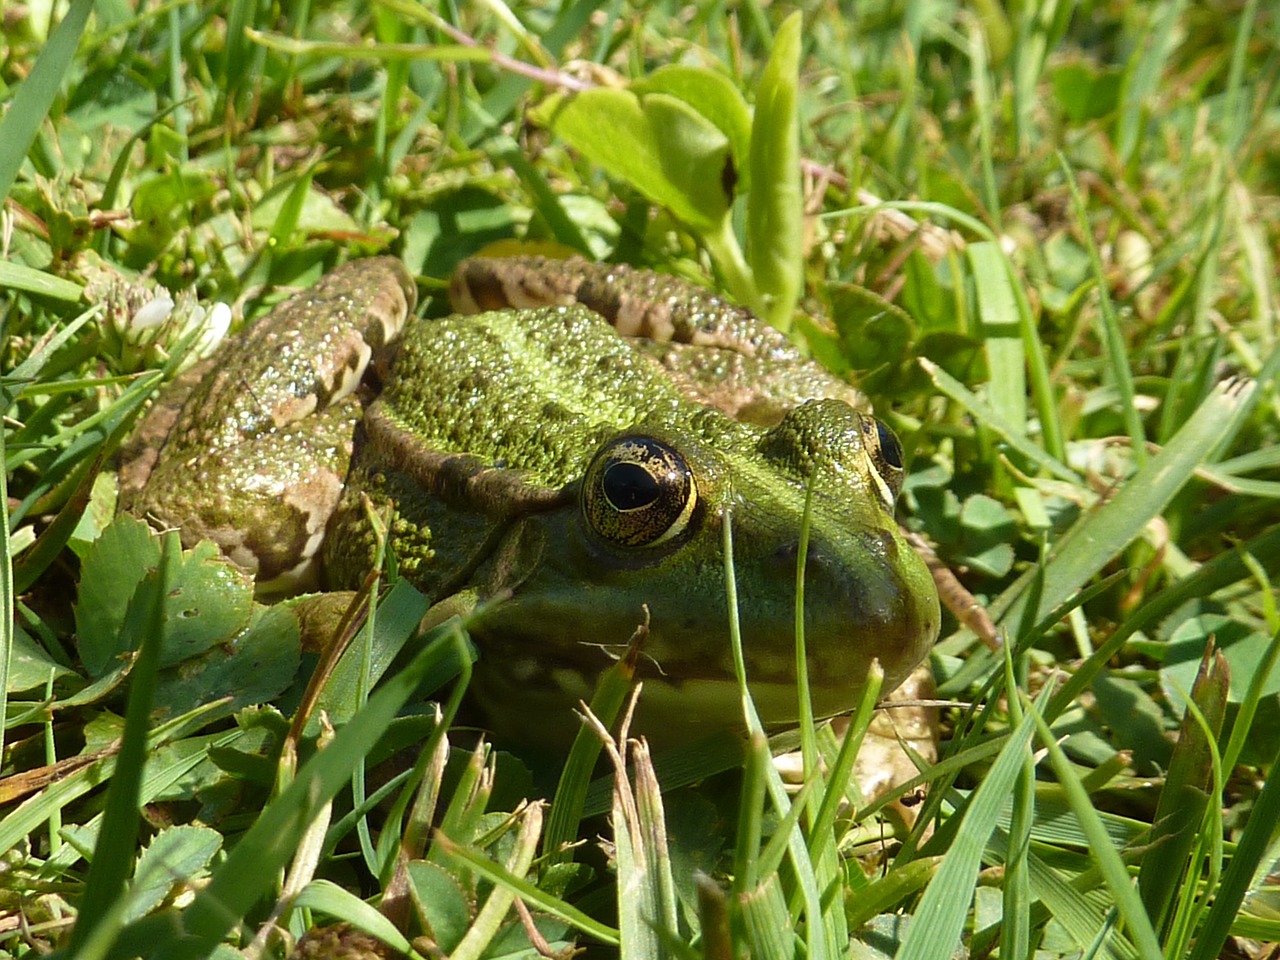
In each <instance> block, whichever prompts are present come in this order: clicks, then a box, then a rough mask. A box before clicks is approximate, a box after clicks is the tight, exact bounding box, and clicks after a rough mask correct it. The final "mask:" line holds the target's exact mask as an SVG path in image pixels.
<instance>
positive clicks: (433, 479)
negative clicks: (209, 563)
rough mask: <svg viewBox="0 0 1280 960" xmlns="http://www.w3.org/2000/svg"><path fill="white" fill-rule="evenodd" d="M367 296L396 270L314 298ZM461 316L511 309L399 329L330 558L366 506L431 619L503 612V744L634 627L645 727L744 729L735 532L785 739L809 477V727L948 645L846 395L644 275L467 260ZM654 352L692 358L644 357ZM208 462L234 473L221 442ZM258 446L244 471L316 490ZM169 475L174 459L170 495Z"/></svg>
mask: <svg viewBox="0 0 1280 960" xmlns="http://www.w3.org/2000/svg"><path fill="white" fill-rule="evenodd" d="M371 276H377V277H379V278H380V279H378V280H377V281H376V282H374V283H373V289H374V294H373V297H372V301H373V302H378V303H381V302H384V301H386V300H387V298H391V299H392V300H394V299H395V298H396V296H397V295H402V294H403V291H404V290H405V289H406V286H405V283H406V280H407V278H406V277H405V276H404V273H403V270H402V268H398V265H395V264H394V261H389V260H385V259H377V260H372V261H359V262H357V263H354V264H349V265H347V267H344V268H341V270H340V271H339V272H335V274H333V275H331V277H330V278H328V280H327V281H326V282H327V283H328V285H329V287H330V289H331V290H332V289H338V288H340V287H343V286H355V285H364V284H366V283H368V282H369V280H368V278H369V277H371ZM673 284H674V285H673ZM531 287H532V288H538V287H541V288H547V289H544V290H543V291H542V292H541V293H539V294H538V295H537V296H536V297H535V298H534V299H537V300H541V301H542V302H546V301H547V300H551V301H552V302H563V301H565V300H572V299H573V298H574V297H581V298H583V299H586V300H588V301H589V302H591V303H592V304H593V306H594V307H596V308H597V309H600V310H602V311H603V312H604V313H605V314H607V315H609V316H610V318H611V319H612V321H613V322H614V323H616V324H617V325H618V327H619V329H625V330H627V331H628V332H630V333H633V334H636V335H637V336H638V338H624V337H620V336H619V335H618V332H617V331H616V330H615V329H614V328H613V327H612V326H610V323H609V321H607V320H606V319H604V318H603V317H602V316H601V315H599V314H597V313H593V312H592V311H591V310H588V309H586V308H584V307H582V306H578V305H573V306H552V307H530V306H529V305H528V304H529V303H530V300H531V296H532V295H531V294H530V293H529V289H530V288H531ZM547 290H549V292H547ZM397 291H399V294H398V293H397ZM512 291H514V293H513V292H512ZM637 291H638V292H637ZM454 297H455V302H459V301H461V303H462V304H463V305H464V306H465V305H466V304H467V303H468V301H470V302H472V303H478V304H479V305H482V306H483V305H493V304H495V303H496V304H499V305H505V304H510V305H512V306H514V307H516V308H517V309H514V310H513V309H507V310H500V311H496V312H489V313H484V314H482V315H480V316H478V317H459V316H454V317H450V318H447V319H444V320H439V321H418V322H415V323H411V324H410V325H409V326H408V328H407V330H406V331H405V334H404V336H403V340H402V342H401V344H400V346H399V353H398V355H397V357H396V360H395V363H394V366H393V368H392V370H391V373H390V375H389V376H388V378H387V381H386V384H385V388H384V389H383V391H382V394H381V396H380V397H379V398H378V399H377V400H376V401H374V402H373V403H372V404H371V405H370V406H369V407H368V409H367V411H366V412H365V415H364V419H363V423H362V425H361V426H360V427H359V428H358V429H356V431H355V434H356V444H355V446H356V452H355V456H354V459H353V461H352V464H351V469H350V476H349V477H348V479H347V482H346V485H345V490H344V493H343V494H342V497H341V502H340V504H339V506H338V508H337V511H336V513H335V515H334V517H333V519H332V521H331V523H330V524H329V529H328V534H327V537H326V540H325V546H324V557H325V566H326V570H327V575H328V578H329V580H330V582H331V583H333V584H334V585H338V586H352V585H355V584H356V583H358V582H359V580H360V579H361V578H362V577H363V576H364V574H365V572H366V571H367V569H368V566H369V563H370V559H371V556H372V541H373V535H372V533H371V531H370V529H369V527H368V524H367V522H366V520H365V516H366V512H365V511H366V507H365V505H364V502H363V498H364V497H366V496H367V497H368V498H369V499H370V500H371V501H372V503H373V506H374V508H375V509H390V510H393V511H394V521H393V524H392V533H391V547H392V548H393V549H394V551H395V553H396V556H397V558H398V561H399V569H400V570H401V572H402V574H403V575H405V576H406V577H408V578H409V579H410V580H411V581H412V582H414V583H415V584H416V585H417V586H418V587H419V588H420V589H423V590H424V591H425V592H427V593H428V594H429V595H430V596H431V597H432V598H433V599H434V600H447V601H450V603H451V604H452V605H453V606H454V607H459V606H460V607H462V608H468V607H471V606H472V605H473V604H474V603H475V602H476V601H478V600H483V599H486V598H489V597H492V596H494V595H497V594H502V595H504V596H507V597H508V598H507V599H506V600H505V601H504V602H502V603H499V604H493V605H488V606H486V607H485V608H484V609H483V612H482V613H480V614H479V615H478V616H477V617H475V618H474V619H473V620H472V622H471V623H470V628H471V631H472V636H473V638H474V639H475V641H476V643H477V645H478V646H479V648H480V650H481V653H482V659H481V663H480V664H479V665H478V670H479V672H478V674H477V678H478V684H479V687H480V692H481V694H482V697H483V699H485V700H487V701H488V702H489V703H490V705H491V706H494V707H495V710H494V713H495V717H496V719H497V720H498V721H499V724H500V725H502V726H505V727H506V728H507V729H508V730H509V731H512V730H514V731H517V732H518V731H520V730H522V729H523V731H524V732H525V733H527V731H528V724H527V720H526V718H528V717H530V716H534V715H538V714H539V713H540V711H539V710H538V707H540V706H542V707H552V706H554V707H556V708H557V709H556V711H555V716H557V717H562V718H563V719H564V730H566V731H567V730H571V729H572V724H573V721H572V717H571V714H570V713H569V711H568V710H567V709H564V708H565V707H566V706H567V705H568V704H571V703H572V702H573V700H574V699H576V698H577V697H579V696H589V694H590V691H591V686H592V684H593V682H594V678H595V676H596V675H597V674H598V673H599V671H600V670H602V669H604V668H605V667H607V666H608V665H609V663H610V662H611V658H612V657H615V656H616V655H617V654H618V653H619V652H620V651H621V650H622V649H623V647H624V645H625V644H626V642H627V640H628V638H629V637H630V636H631V635H632V633H633V631H634V630H635V628H636V627H637V625H639V624H640V623H641V622H642V621H643V620H644V617H645V614H644V611H645V608H646V607H647V609H648V611H649V622H650V632H649V637H648V640H647V642H646V645H645V647H644V652H645V655H646V658H647V661H646V664H645V666H644V668H643V669H642V673H643V674H644V676H645V679H646V688H645V695H644V698H643V699H642V717H641V722H642V724H644V725H645V726H647V727H648V728H649V729H650V730H651V731H652V730H654V729H661V730H662V731H664V732H665V733H666V734H667V736H668V737H673V736H680V735H682V734H680V733H679V732H678V731H679V730H681V729H690V730H691V728H697V729H699V730H702V729H706V728H708V727H713V726H737V725H738V724H739V723H740V717H741V708H740V704H739V703H738V698H737V693H736V687H735V685H734V683H733V681H732V676H733V669H732V663H731V655H730V649H729V642H728V609H727V603H726V600H725V595H726V594H725V581H724V560H723V555H722V554H723V551H722V542H723V532H724V525H725V523H726V518H728V517H731V518H732V530H733V538H734V562H735V565H736V568H737V578H738V589H739V596H740V617H741V621H742V631H743V638H744V647H745V652H746V658H747V673H748V676H749V677H750V678H751V679H752V683H753V691H754V693H755V695H756V698H757V705H758V706H759V707H760V709H761V713H762V715H763V717H764V719H765V720H766V722H786V721H789V720H792V719H794V718H795V716H796V705H795V692H794V674H795V667H794V652H793V651H794V610H795V586H794V585H795V567H796V558H797V554H798V549H799V539H800V529H801V525H802V517H803V513H804V500H805V489H806V484H807V483H808V482H810V478H811V477H812V482H813V484H814V490H815V493H814V498H813V507H812V523H811V528H810V535H809V536H810V539H809V553H808V562H807V573H806V581H805V621H806V640H807V644H808V651H809V672H810V676H811V681H812V683H813V692H814V699H815V707H816V709H817V711H818V712H819V714H824V715H825V714H832V713H836V712H840V711H842V710H845V709H848V708H849V707H850V706H851V705H852V704H854V703H855V702H856V700H857V696H858V692H859V688H860V685H861V680H862V678H863V677H864V676H865V674H866V671H867V668H868V665H869V663H870V661H871V659H872V658H873V657H878V658H879V659H880V661H881V662H882V664H884V666H885V668H886V671H887V674H888V677H887V683H888V684H889V685H890V686H892V685H894V684H896V683H897V682H899V681H900V680H901V679H902V678H903V677H905V676H906V675H907V673H908V672H910V670H911V669H912V668H913V667H914V666H915V665H916V664H917V663H919V662H920V660H921V659H923V657H924V656H925V654H926V652H927V650H928V648H929V646H930V645H931V644H932V642H933V640H934V638H935V637H936V634H937V629H938V623H939V613H938V604H937V597H936V593H935V591H934V587H933V584H932V581H931V579H930V576H929V574H928V572H927V571H926V569H925V566H924V564H923V562H922V561H921V560H920V559H919V557H918V556H917V555H916V554H915V553H914V552H913V551H912V550H911V549H910V548H909V547H908V546H907V544H906V543H905V542H904V541H903V540H902V538H901V536H900V534H899V533H898V528H897V525H896V523H895V522H894V519H893V515H892V500H893V496H894V495H895V493H896V490H897V486H898V485H899V484H900V473H901V471H900V469H899V467H898V465H897V464H896V462H895V456H896V454H895V453H894V449H895V448H896V441H892V440H891V436H889V435H887V434H886V432H884V431H883V428H881V427H880V426H879V425H877V424H876V422H875V421H874V420H872V419H871V418H870V417H868V416H866V415H864V414H862V413H860V412H859V411H858V410H856V409H855V408H854V406H852V405H851V403H853V404H857V403H858V402H859V400H860V398H859V397H858V396H857V394H856V392H855V391H853V390H852V388H850V387H848V386H847V385H846V384H844V383H842V382H841V381H839V380H836V379H835V378H833V377H831V376H830V375H828V374H826V373H825V372H823V371H822V370H821V369H820V368H818V367H817V366H816V365H814V364H812V363H810V362H808V361H805V360H803V359H802V358H800V357H799V355H798V354H797V353H796V352H795V351H794V348H792V347H791V345H790V344H789V343H787V342H786V340H785V339H784V338H782V337H781V336H780V335H779V334H777V333H776V331H773V330H772V329H771V328H769V327H767V326H765V325H764V324H762V323H760V322H759V321H758V320H756V319H755V318H754V317H752V316H751V315H750V314H748V313H746V312H745V311H742V310H740V309H738V308H734V307H731V306H729V305H727V304H725V303H724V302H723V301H720V300H718V299H717V298H711V297H707V296H706V295H705V294H699V293H697V292H696V291H695V290H693V289H692V288H690V287H688V286H687V285H684V284H680V283H678V282H676V281H672V280H671V279H670V278H656V277H655V275H653V274H648V273H642V272H632V271H627V270H625V269H619V268H610V267H602V266H598V265H592V264H587V263H585V262H583V261H567V262H560V263H555V262H551V263H548V262H541V261H533V260H515V261H471V262H469V263H468V264H466V265H464V266H463V268H461V269H460V271H459V274H458V276H457V277H456V278H455V283H454ZM312 309H313V308H312V307H308V308H307V311H310V310H312ZM274 324H275V318H274V317H273V318H269V319H268V321H267V322H266V325H267V326H269V327H270V326H272V325H274ZM383 326H384V321H382V320H379V321H378V323H377V327H378V328H379V329H382V327H383ZM269 336H270V335H269ZM663 336H666V337H669V338H674V339H675V340H677V341H682V342H672V343H667V342H662V341H661V340H655V339H653V338H654V337H663ZM218 367H219V369H220V371H221V373H220V374H219V375H220V376H221V377H223V378H224V379H226V378H231V379H232V380H233V381H234V380H235V379H236V378H240V379H241V383H242V384H243V382H244V378H246V377H247V376H249V375H248V374H244V373H237V372H233V371H232V370H231V362H230V361H229V360H228V361H227V362H224V363H220V364H218ZM256 392H257V391H256V390H255V391H252V393H256ZM296 392H298V393H302V392H305V391H303V390H298V391H296ZM240 393H241V394H242V395H244V394H249V393H250V391H248V390H243V389H242V390H241V391H240ZM804 398H818V399H812V400H810V401H809V402H800V401H801V400H802V399H804ZM190 403H191V401H188V406H190ZM339 406H341V404H339ZM330 409H332V406H331V407H330ZM724 411H729V413H732V414H737V415H738V416H740V417H743V418H744V419H749V420H751V421H753V422H743V421H742V420H738V419H735V418H734V417H733V416H731V415H729V413H726V412H724ZM199 416H203V413H201V414H199ZM245 416H246V415H245V414H243V413H233V414H232V415H231V416H230V417H229V418H228V417H226V416H224V417H222V418H217V417H214V419H223V420H225V419H231V420H233V421H236V422H240V421H243V419H244V418H245ZM196 418H197V414H196V412H195V411H193V412H192V415H191V416H190V417H188V415H187V414H186V413H185V412H184V414H183V415H181V416H180V417H179V418H178V424H177V427H176V428H175V430H176V432H177V434H178V435H179V436H182V437H183V443H182V447H181V449H182V450H183V451H191V452H189V453H187V452H184V453H183V454H182V456H184V457H186V458H187V459H188V461H190V459H191V458H192V457H199V453H198V448H199V447H200V441H199V436H198V435H199V434H200V433H201V432H202V430H203V428H202V427H198V426H197V425H196V423H195V420H196ZM217 429H218V428H215V429H214V430H213V432H212V433H211V434H210V435H211V436H215V437H216V436H218V433H217ZM272 429H281V428H274V427H273V428H272ZM290 436H292V433H290ZM211 446H213V447H214V449H215V450H217V451H219V452H216V453H214V454H213V457H214V459H215V460H221V459H225V456H226V455H225V450H226V449H227V444H225V443H223V444H216V443H215V444H212V445H211ZM269 446H270V445H269ZM271 451H272V453H271V458H270V460H264V459H258V460H257V462H256V463H255V464H254V465H253V468H252V470H249V471H248V472H251V473H253V474H254V475H261V474H265V473H276V472H279V473H283V474H286V475H288V474H293V475H296V474H298V473H299V471H300V470H311V469H313V467H312V466H308V467H306V468H299V466H298V462H297V459H296V458H294V457H292V456H286V455H284V454H282V453H280V452H279V451H278V450H276V449H275V447H274V446H272V447H271ZM168 457H169V454H168V451H167V448H166V449H165V450H163V451H162V452H161V455H160V463H159V465H158V466H157V468H156V470H157V473H158V475H160V476H164V475H165V474H164V471H165V470H166V469H167V468H166V466H165V463H166V460H167V459H168ZM271 460H274V461H276V462H275V463H272V462H270V461H271ZM619 463H622V464H623V465H622V466H620V467H619V466H618V464H619ZM654 464H659V467H658V468H655V467H654ZM277 468H278V469H277ZM645 471H648V472H647V473H646V472H645ZM188 472H190V470H188ZM228 472H231V471H228ZM638 476H639V477H641V478H642V479H643V480H644V482H643V483H640V484H639V486H638V487H637V486H635V485H634V484H632V483H631V480H633V479H634V478H636V477H638ZM584 477H585V479H584ZM619 478H623V480H625V481H626V482H624V483H622V484H621V486H619V484H618V482H617V481H618V480H619ZM654 478H656V480H655V479H654ZM651 481H652V483H651ZM171 484H172V481H171V480H166V481H165V482H164V483H163V484H161V485H159V486H155V481H154V480H153V481H152V484H151V485H148V487H147V490H148V492H147V494H146V495H145V496H143V497H142V498H141V500H142V502H145V503H147V504H149V505H150V506H149V507H148V509H150V510H151V512H153V513H157V514H160V515H162V516H164V515H165V511H168V515H169V516H170V517H173V516H175V515H176V514H178V513H180V512H182V511H187V512H193V511H192V508H191V507H190V506H189V504H190V503H192V502H197V503H199V504H200V506H199V507H198V510H204V509H205V507H204V505H203V500H204V498H203V497H202V496H200V495H198V494H193V493H191V492H190V491H189V490H186V489H181V490H180V489H177V488H175V487H173V486H172V485H171ZM651 488H652V489H651ZM619 490H621V493H619ZM637 491H639V492H638V493H637ZM654 491H657V493H654ZM650 494H653V499H654V501H655V502H654V503H653V504H652V505H649V504H648V503H647V500H648V498H649V497H650ZM631 495H635V496H638V497H639V498H640V499H639V500H637V501H636V503H638V504H639V505H640V507H641V508H643V509H635V504H632V503H631V502H630V501H628V502H626V503H624V504H623V506H628V507H632V509H629V510H621V511H620V510H619V509H618V504H617V503H615V501H616V500H618V498H619V497H622V498H623V499H624V500H625V498H626V497H627V496H631ZM641 501H644V502H641ZM174 502H177V503H180V504H183V505H184V506H182V507H181V510H177V509H173V508H171V507H170V506H168V505H169V504H172V503H174ZM198 510H197V511H196V512H198ZM654 511H657V512H656V513H655V512H654ZM652 517H656V518H657V520H658V522H657V524H656V526H654V525H653V524H650V523H648V519H651V518H652ZM170 522H173V521H172V520H171V521H170ZM651 527H652V529H650V528H651ZM664 531H665V532H664ZM498 706H501V707H502V708H503V709H496V707H498ZM539 720H540V722H541V720H542V717H541V716H539ZM552 729H553V728H552V727H549V726H546V725H542V726H541V727H540V736H541V737H542V738H543V739H547V738H554V737H555V735H556V734H555V733H554V732H552Z"/></svg>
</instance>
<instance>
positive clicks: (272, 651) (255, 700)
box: [155, 604, 302, 715]
mask: <svg viewBox="0 0 1280 960" xmlns="http://www.w3.org/2000/svg"><path fill="white" fill-rule="evenodd" d="M167 639H168V638H166V642H167ZM301 657H302V644H301V641H300V640H299V628H298V621H297V618H296V617H294V615H293V613H292V612H291V611H290V610H288V609H287V608H285V607H280V606H275V607H266V606H263V605H261V604H254V605H253V608H252V613H251V615H250V620H249V624H248V625H247V626H246V627H245V628H244V630H243V631H241V632H240V633H239V635H237V636H236V637H235V639H233V640H231V641H230V642H229V643H218V644H217V645H216V646H214V647H211V648H210V649H207V650H205V651H204V652H203V653H201V654H200V655H199V656H194V657H190V658H187V659H184V660H183V661H182V662H181V663H180V664H178V665H177V666H176V667H171V668H170V669H168V670H164V671H162V672H161V674H160V678H159V687H158V689H157V690H156V698H155V707H156V709H157V710H162V711H163V710H167V711H168V712H169V713H170V714H172V715H177V714H180V713H182V712H183V711H184V710H189V709H191V707H193V706H195V705H197V704H201V703H209V702H211V701H213V700H217V699H220V698H222V697H228V696H229V697H231V702H230V703H229V704H228V705H227V707H226V709H227V710H228V711H231V710H239V709H242V708H244V707H247V706H252V705H254V704H259V703H266V702H267V701H268V700H270V699H272V698H273V697H275V696H276V695H277V694H279V693H280V692H281V691H283V690H284V689H285V688H286V687H288V686H289V684H290V683H292V682H293V678H294V677H295V676H296V675H297V672H298V665H299V663H300V662H301Z"/></svg>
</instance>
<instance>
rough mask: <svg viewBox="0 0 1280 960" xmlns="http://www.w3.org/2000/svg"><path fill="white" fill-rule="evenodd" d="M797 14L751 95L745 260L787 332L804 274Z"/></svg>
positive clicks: (771, 316)
mask: <svg viewBox="0 0 1280 960" xmlns="http://www.w3.org/2000/svg"><path fill="white" fill-rule="evenodd" d="M802 23H803V20H802V17H801V14H800V13H799V11H797V12H795V13H793V14H791V16H789V17H788V18H787V19H786V20H785V21H784V22H783V24H782V26H781V27H780V28H779V30H778V33H777V36H776V37H775V38H774V44H773V50H772V52H771V53H770V55H769V63H768V65H767V66H766V67H765V70H764V75H763V76H762V77H761V78H760V86H759V89H758V91H757V93H756V109H755V116H754V118H753V119H752V122H751V156H750V165H751V183H752V184H753V185H754V186H753V187H752V189H751V192H750V193H749V194H748V195H747V235H748V243H747V256H748V258H749V260H750V264H751V271H752V275H753V276H754V278H755V284H756V289H757V290H758V291H759V294H760V296H761V297H763V298H764V306H765V313H764V316H765V318H766V319H767V320H768V321H769V322H770V323H772V324H773V325H774V326H775V327H778V328H779V329H781V330H788V329H790V327H791V313H792V311H793V310H795V306H796V301H797V300H799V298H800V290H801V287H802V285H803V271H804V260H803V254H804V237H803V227H804V224H803V219H804V197H803V196H802V195H801V192H800V120H799V114H798V112H797V111H798V102H797V101H798V97H799V91H798V87H799V84H800V40H801V34H800V30H801V25H802Z"/></svg>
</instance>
